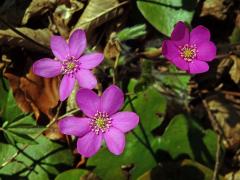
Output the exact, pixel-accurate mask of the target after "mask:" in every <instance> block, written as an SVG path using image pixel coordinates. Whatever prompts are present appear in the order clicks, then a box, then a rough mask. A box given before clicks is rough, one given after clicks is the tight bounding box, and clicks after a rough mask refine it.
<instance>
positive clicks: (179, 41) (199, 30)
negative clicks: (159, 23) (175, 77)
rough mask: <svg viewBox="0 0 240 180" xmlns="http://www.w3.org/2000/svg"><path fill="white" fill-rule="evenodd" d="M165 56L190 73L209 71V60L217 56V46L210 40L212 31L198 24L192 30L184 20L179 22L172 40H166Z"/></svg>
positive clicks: (164, 43) (164, 46)
mask: <svg viewBox="0 0 240 180" xmlns="http://www.w3.org/2000/svg"><path fill="white" fill-rule="evenodd" d="M162 52H163V56H165V57H166V58H167V59H169V60H170V61H171V62H172V63H173V64H175V65H176V66H177V67H178V68H180V69H182V70H185V71H187V72H188V73H190V74H198V73H203V72H206V71H208V69H209V66H208V64H207V62H209V61H212V60H213V59H214V58H215V57H216V46H215V44H214V43H213V42H211V41H210V32H209V30H208V29H207V28H206V27H204V26H201V25H200V26H197V27H196V28H194V29H193V30H192V31H191V32H189V29H188V28H187V26H186V25H185V24H184V23H183V22H181V21H180V22H178V23H177V24H176V25H175V27H174V30H173V32H172V34H171V39H170V40H164V42H163V45H162Z"/></svg>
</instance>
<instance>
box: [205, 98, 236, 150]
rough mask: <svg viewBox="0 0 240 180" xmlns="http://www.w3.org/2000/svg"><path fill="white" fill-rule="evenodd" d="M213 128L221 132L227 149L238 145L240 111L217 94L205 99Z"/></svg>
mask: <svg viewBox="0 0 240 180" xmlns="http://www.w3.org/2000/svg"><path fill="white" fill-rule="evenodd" d="M207 103H208V107H209V110H210V112H211V113H212V114H213V116H214V121H213V122H211V123H212V125H213V127H214V129H215V130H217V131H220V132H221V133H222V134H223V139H224V140H223V144H224V146H225V147H226V148H228V149H236V148H238V147H240V111H239V110H238V109H236V108H235V107H234V106H233V104H232V103H230V102H229V101H228V100H226V99H225V98H224V96H223V95H221V94H217V95H215V96H212V97H209V98H208V99H207Z"/></svg>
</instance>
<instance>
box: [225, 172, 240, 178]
mask: <svg viewBox="0 0 240 180" xmlns="http://www.w3.org/2000/svg"><path fill="white" fill-rule="evenodd" d="M239 179H240V170H239V171H237V172H230V173H228V174H226V175H225V176H224V180H239Z"/></svg>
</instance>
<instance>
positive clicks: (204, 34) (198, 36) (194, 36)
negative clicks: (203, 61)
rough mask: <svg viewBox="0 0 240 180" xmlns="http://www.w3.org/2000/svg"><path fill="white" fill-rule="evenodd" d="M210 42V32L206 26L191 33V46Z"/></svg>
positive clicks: (198, 27)
mask: <svg viewBox="0 0 240 180" xmlns="http://www.w3.org/2000/svg"><path fill="white" fill-rule="evenodd" d="M209 40H210V32H209V30H208V29H207V28H206V27H204V26H201V25H200V26H197V27H195V28H194V29H193V30H192V31H191V33H190V44H198V43H200V42H203V41H209Z"/></svg>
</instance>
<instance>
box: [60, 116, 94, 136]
mask: <svg viewBox="0 0 240 180" xmlns="http://www.w3.org/2000/svg"><path fill="white" fill-rule="evenodd" d="M90 121H91V119H89V118H78V117H74V116H68V117H65V118H63V119H62V120H60V121H59V122H58V127H59V129H60V131H61V133H63V134H66V135H74V136H78V137H81V136H83V135H85V134H86V133H88V132H89V131H90V130H91V129H90V126H89V123H90Z"/></svg>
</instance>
